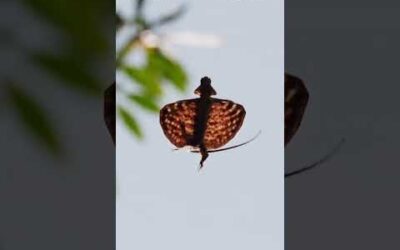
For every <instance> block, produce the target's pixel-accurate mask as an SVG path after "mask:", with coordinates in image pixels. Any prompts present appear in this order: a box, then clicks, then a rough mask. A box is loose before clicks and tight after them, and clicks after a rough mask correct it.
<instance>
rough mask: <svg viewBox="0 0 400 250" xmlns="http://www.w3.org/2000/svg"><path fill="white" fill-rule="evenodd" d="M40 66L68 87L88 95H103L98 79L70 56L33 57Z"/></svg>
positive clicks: (38, 55)
mask: <svg viewBox="0 0 400 250" xmlns="http://www.w3.org/2000/svg"><path fill="white" fill-rule="evenodd" d="M31 58H32V59H33V60H34V61H35V62H36V63H38V64H39V65H40V66H42V67H43V68H45V69H46V70H48V71H49V72H51V73H53V74H54V75H55V76H57V77H59V78H61V80H63V81H62V82H63V83H64V84H65V85H66V86H68V87H73V88H76V89H80V90H83V91H85V92H86V93H88V94H95V95H99V94H101V87H100V84H99V82H98V81H97V79H96V78H95V77H94V76H93V75H92V74H90V73H89V70H87V69H86V68H85V66H86V65H82V63H80V62H77V61H76V60H75V59H73V58H70V57H68V56H55V55H51V54H46V53H38V54H34V55H32V57H31Z"/></svg>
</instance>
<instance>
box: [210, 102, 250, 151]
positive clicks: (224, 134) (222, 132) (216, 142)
mask: <svg viewBox="0 0 400 250" xmlns="http://www.w3.org/2000/svg"><path fill="white" fill-rule="evenodd" d="M245 115H246V111H245V109H244V108H243V106H242V105H240V104H237V103H234V102H232V101H229V100H221V99H214V98H213V99H212V104H211V108H210V113H209V116H208V120H207V127H206V131H205V134H204V139H203V142H204V145H205V147H206V148H207V149H215V148H219V147H222V146H223V145H225V144H226V143H228V142H229V141H230V140H232V138H233V137H234V136H235V135H236V134H237V132H238V131H239V129H240V127H241V126H242V124H243V120H244V117H245Z"/></svg>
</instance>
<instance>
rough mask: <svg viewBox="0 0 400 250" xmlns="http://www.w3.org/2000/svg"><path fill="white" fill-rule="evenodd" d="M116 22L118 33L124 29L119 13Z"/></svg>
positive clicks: (116, 15)
mask: <svg viewBox="0 0 400 250" xmlns="http://www.w3.org/2000/svg"><path fill="white" fill-rule="evenodd" d="M115 19H116V20H115V22H116V27H117V31H118V30H119V29H120V28H121V27H122V25H123V24H124V21H123V20H122V18H121V16H120V15H118V13H116V14H115Z"/></svg>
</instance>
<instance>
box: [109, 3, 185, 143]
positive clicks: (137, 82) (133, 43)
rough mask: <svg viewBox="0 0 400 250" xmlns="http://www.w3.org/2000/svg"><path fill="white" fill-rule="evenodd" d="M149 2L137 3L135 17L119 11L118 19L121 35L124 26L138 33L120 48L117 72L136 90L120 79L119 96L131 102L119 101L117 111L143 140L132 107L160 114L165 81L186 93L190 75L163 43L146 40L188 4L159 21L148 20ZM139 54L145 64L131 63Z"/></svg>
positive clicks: (134, 133)
mask: <svg viewBox="0 0 400 250" xmlns="http://www.w3.org/2000/svg"><path fill="white" fill-rule="evenodd" d="M146 2H147V1H145V0H137V1H136V2H135V15H134V17H132V18H130V19H124V18H123V17H121V16H120V15H119V14H118V13H117V20H116V27H117V38H118V36H120V35H121V34H120V31H121V30H122V28H123V27H127V28H133V29H134V30H135V32H134V34H132V35H131V36H130V37H129V38H128V39H127V41H126V42H125V43H124V44H123V45H122V46H121V48H119V49H118V50H117V55H116V66H117V69H116V71H117V74H118V73H121V74H122V75H124V76H126V77H127V79H128V82H129V83H128V84H129V85H130V84H132V87H134V90H128V89H127V88H123V87H122V86H123V85H122V84H121V82H119V83H118V82H117V95H118V99H119V98H122V99H125V100H126V102H125V103H128V105H125V106H123V105H122V104H121V103H117V113H118V115H119V117H120V118H121V120H122V121H123V123H124V124H125V125H126V127H127V128H128V129H129V130H130V131H131V132H132V134H133V135H134V136H135V137H136V138H137V139H142V138H143V136H144V132H143V129H142V127H141V125H140V122H139V121H138V120H137V118H136V115H135V113H134V112H132V108H139V109H138V110H145V111H147V112H150V113H154V114H158V112H159V110H160V106H159V100H160V98H161V97H162V96H163V93H164V88H165V84H171V85H173V86H174V87H175V88H176V89H177V90H178V91H181V92H183V91H185V90H186V87H187V83H188V77H187V74H186V72H185V70H184V68H183V67H182V65H181V64H180V63H179V62H178V61H176V60H174V59H173V58H171V57H170V56H169V55H167V54H166V53H165V52H164V51H163V50H162V48H161V47H160V46H159V44H157V43H156V44H153V43H152V44H149V43H148V42H146V39H145V36H146V35H149V34H151V35H152V36H155V37H156V34H155V30H154V29H156V28H158V27H159V26H162V25H165V24H168V23H170V22H173V21H176V20H178V19H179V17H181V16H182V15H183V14H184V12H185V10H186V8H185V6H181V7H179V8H177V9H176V10H174V11H172V12H171V13H168V14H164V15H160V17H159V18H158V19H156V20H148V19H147V18H146V16H145V14H144V9H145V6H146ZM135 53H142V56H143V57H144V61H145V62H144V64H141V65H138V64H134V63H129V62H128V60H127V57H128V56H131V55H132V54H135Z"/></svg>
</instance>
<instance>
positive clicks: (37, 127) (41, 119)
mask: <svg viewBox="0 0 400 250" xmlns="http://www.w3.org/2000/svg"><path fill="white" fill-rule="evenodd" d="M8 90H9V91H8V94H9V97H10V101H11V104H12V106H14V108H15V110H16V112H17V114H18V115H19V117H20V119H21V120H22V122H23V124H24V125H25V126H26V128H27V129H28V130H30V131H31V132H32V133H33V134H34V135H35V136H36V137H37V138H38V139H39V140H41V141H42V142H43V143H44V145H45V146H46V147H47V148H48V149H49V150H51V151H52V152H53V153H59V152H60V150H61V147H60V143H59V141H58V138H57V136H56V134H55V130H54V128H53V127H52V126H51V122H50V121H49V118H48V117H47V114H46V111H45V110H44V108H43V107H42V106H40V105H39V103H38V102H37V101H36V100H35V99H34V98H33V97H32V96H29V95H28V94H27V93H26V92H25V91H24V90H23V89H21V88H19V87H17V86H16V85H10V86H9V88H8Z"/></svg>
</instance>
